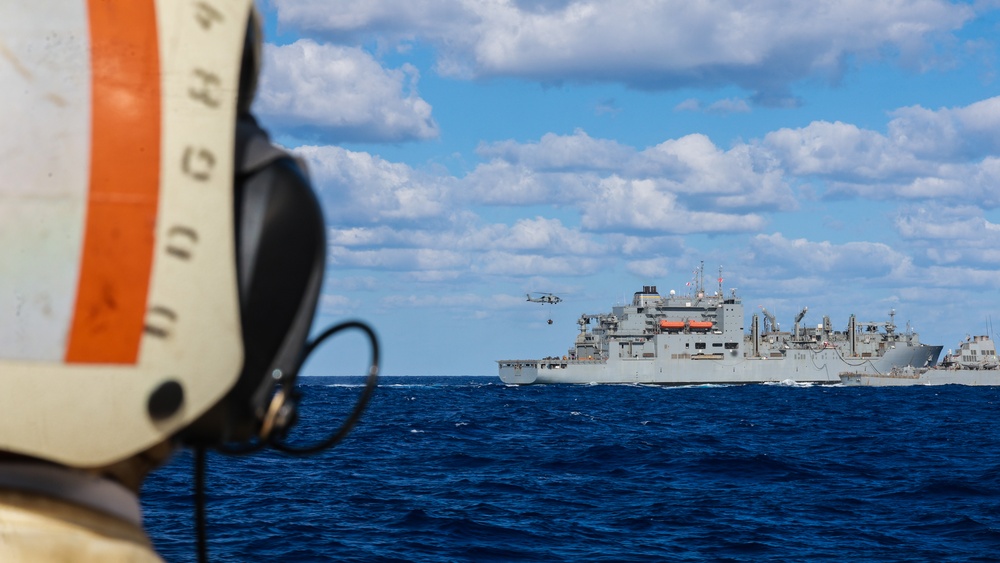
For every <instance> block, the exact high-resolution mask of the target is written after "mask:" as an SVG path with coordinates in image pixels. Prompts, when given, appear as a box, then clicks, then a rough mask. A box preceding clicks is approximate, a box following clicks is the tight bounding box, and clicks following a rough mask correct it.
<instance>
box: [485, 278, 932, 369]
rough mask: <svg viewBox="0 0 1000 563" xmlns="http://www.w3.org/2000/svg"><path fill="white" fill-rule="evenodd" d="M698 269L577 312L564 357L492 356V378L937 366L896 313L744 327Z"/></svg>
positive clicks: (740, 315) (764, 320) (735, 306)
mask: <svg viewBox="0 0 1000 563" xmlns="http://www.w3.org/2000/svg"><path fill="white" fill-rule="evenodd" d="M703 271H704V269H703V268H702V270H701V272H702V273H701V274H700V275H699V277H698V280H699V281H698V283H697V284H696V285H697V288H696V289H695V291H694V292H692V293H691V294H690V295H683V296H682V295H677V294H676V293H675V292H674V291H671V292H670V293H669V294H668V295H667V296H666V297H663V296H661V295H660V294H659V293H658V292H657V290H656V286H644V287H643V288H642V290H641V291H637V292H635V295H634V296H633V299H632V303H631V304H630V305H620V306H615V307H613V308H612V310H611V312H609V313H604V314H584V315H582V316H581V317H580V319H579V321H578V323H579V325H580V333H579V334H578V335H577V337H576V341H575V342H574V343H573V346H572V347H571V348H570V349H569V350H568V351H567V353H566V354H565V355H562V356H551V357H547V358H544V359H540V360H523V359H513V360H498V364H499V372H500V379H502V380H503V381H504V382H505V383H510V384H532V383H655V384H666V385H685V384H704V383H719V384H724V383H762V382H780V381H786V380H793V381H796V382H813V383H840V381H841V379H840V375H839V374H840V373H841V372H846V371H850V372H855V373H886V372H888V371H889V370H890V369H892V368H893V367H903V366H912V367H924V366H933V365H935V364H936V362H937V359H938V355H939V354H940V353H941V346H931V345H927V344H922V343H921V342H920V339H919V336H918V335H917V334H916V333H915V332H913V331H911V330H906V331H904V332H899V331H897V327H896V324H895V322H894V314H895V313H894V312H890V315H889V320H888V321H884V322H860V321H858V320H857V319H856V318H855V317H854V316H853V315H852V316H851V317H850V318H849V319H848V323H847V327H846V329H845V330H834V329H833V325H832V323H831V321H830V319H829V317H823V322H822V323H821V324H818V325H816V326H805V325H803V324H802V322H801V321H802V320H803V318H804V317H805V315H806V313H807V309H803V310H802V311H801V312H800V313H799V314H798V315H797V316H796V318H795V322H794V323H793V328H792V330H791V331H782V330H781V329H780V326H779V324H778V322H777V320H776V319H775V317H774V316H773V315H771V314H770V313H769V312H767V311H766V310H764V309H762V310H761V315H758V314H756V313H755V314H753V315H752V316H751V318H750V327H749V331H746V330H744V309H743V303H742V300H741V299H740V298H739V297H738V296H737V295H736V290H735V289H733V290H730V292H729V294H727V295H724V294H723V291H722V287H721V279H722V278H721V275H720V278H719V279H720V286H719V289H718V291H716V292H715V293H714V294H708V293H706V292H705V290H704V285H703V283H702V280H703V279H704V274H703Z"/></svg>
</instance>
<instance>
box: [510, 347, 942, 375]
mask: <svg viewBox="0 0 1000 563" xmlns="http://www.w3.org/2000/svg"><path fill="white" fill-rule="evenodd" d="M940 353H941V346H931V345H926V344H920V345H916V346H906V347H897V348H895V349H892V350H888V351H886V353H885V354H884V355H882V356H879V357H873V358H860V357H849V356H845V355H843V354H842V353H841V352H840V351H839V350H837V349H833V348H827V349H821V350H816V351H812V350H809V351H801V350H796V351H795V353H794V354H790V355H789V357H781V358H760V357H754V358H747V357H739V356H736V355H733V354H726V353H723V354H714V355H712V354H706V355H703V356H701V357H698V356H691V357H689V358H688V357H685V358H682V359H673V358H668V357H663V358H624V359H619V358H614V359H611V360H605V361H598V360H559V359H549V360H500V361H499V362H498V363H499V364H500V368H499V375H500V379H501V381H503V382H504V383H507V384H511V385H531V384H544V383H575V384H591V383H643V384H657V385H698V384H746V383H768V382H781V381H789V380H791V381H796V382H800V383H822V384H833V383H840V382H841V378H840V374H841V373H843V372H847V371H850V372H854V373H860V374H872V375H875V374H879V373H885V372H888V371H889V370H890V369H892V368H893V367H903V366H913V367H920V366H923V365H927V363H928V360H930V362H931V363H933V361H935V360H936V359H937V357H938V355H939V354H940Z"/></svg>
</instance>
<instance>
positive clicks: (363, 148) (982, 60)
mask: <svg viewBox="0 0 1000 563" xmlns="http://www.w3.org/2000/svg"><path fill="white" fill-rule="evenodd" d="M258 7H259V9H260V11H261V13H262V15H263V16H264V20H265V36H266V45H265V48H264V65H263V71H262V76H261V81H260V89H259V92H258V98H257V102H256V104H255V106H254V109H255V112H256V113H257V114H258V116H259V117H260V120H261V122H262V123H263V124H264V126H265V127H267V128H268V129H269V131H270V132H271V134H272V136H273V137H274V139H276V140H277V141H278V142H279V143H281V144H282V145H284V146H286V147H289V148H291V149H293V150H294V151H295V152H296V153H298V154H300V155H301V156H303V157H304V158H305V159H306V160H307V161H308V162H309V165H310V170H311V174H312V178H313V181H314V185H315V187H316V190H317V193H318V194H319V196H320V199H321V201H322V203H323V207H324V212H325V214H326V218H327V223H328V228H329V229H328V240H329V252H328V260H327V262H328V268H327V272H326V280H325V284H324V290H323V296H322V300H321V306H320V310H319V315H318V319H317V327H319V326H321V325H326V324H329V323H332V322H336V321H338V320H343V319H348V318H360V319H363V320H366V321H368V322H370V323H371V324H372V325H373V326H374V327H375V328H376V330H377V331H378V333H379V335H380V337H381V339H382V344H383V351H384V357H383V373H387V374H392V375H425V374H426V375H459V374H468V375H494V374H495V373H496V364H495V360H497V359H507V358H534V357H543V356H549V355H562V354H565V352H566V349H567V348H568V347H569V345H570V344H571V343H572V341H573V338H574V336H575V335H576V333H577V325H576V319H577V318H578V317H579V315H580V314H581V313H600V312H605V311H607V310H609V308H610V307H611V306H612V305H614V304H616V303H620V302H622V301H628V300H630V299H631V295H632V293H633V292H634V291H636V290H638V289H641V287H642V286H643V285H656V286H658V288H659V289H660V290H661V292H666V291H669V290H670V289H676V290H678V291H682V290H684V289H685V284H686V283H687V282H689V281H690V280H691V277H692V272H693V270H694V269H695V268H697V267H698V265H699V264H700V263H701V262H702V261H704V263H705V268H706V271H707V272H708V275H707V276H706V277H707V278H708V279H711V280H715V279H716V277H717V272H718V269H719V267H720V266H721V267H722V268H723V278H724V282H723V286H724V289H725V291H726V292H728V291H729V290H730V289H731V288H738V289H737V294H738V295H740V296H741V297H742V298H743V302H744V305H745V310H746V312H747V315H748V316H749V315H750V314H752V313H753V312H755V311H759V307H761V306H764V307H766V308H767V309H768V310H769V311H771V312H774V313H775V314H776V315H777V316H778V320H779V322H785V323H790V322H791V319H792V317H794V315H795V314H796V313H797V312H798V311H799V310H800V309H801V308H802V307H804V306H808V307H809V313H808V315H807V316H806V318H805V322H812V323H816V324H818V323H820V322H822V317H823V315H829V316H830V318H831V320H832V321H833V324H834V326H835V328H838V329H843V328H844V327H846V324H847V319H848V316H849V315H851V314H856V315H857V316H858V317H859V319H860V320H871V321H882V320H886V319H887V316H888V312H889V310H890V309H894V310H895V311H896V312H897V316H896V322H897V323H898V324H899V325H900V326H901V327H905V325H906V323H907V322H909V323H911V325H912V327H913V328H914V329H915V330H917V331H918V332H919V333H920V335H921V339H922V340H923V341H925V342H929V343H935V344H942V345H944V346H945V348H946V349H948V348H952V347H954V346H955V345H956V343H957V342H958V341H959V340H960V339H963V338H964V337H965V336H966V335H967V334H980V333H985V332H986V330H987V324H988V323H989V322H990V321H992V318H993V316H994V315H997V316H998V319H997V320H998V322H1000V299H998V297H1000V293H998V289H1000V272H998V268H1000V248H998V245H997V240H998V234H1000V211H998V207H1000V89H998V86H1000V76H998V75H997V71H998V64H1000V61H998V54H1000V50H998V45H997V37H998V36H1000V34H998V31H1000V29H998V27H1000V9H998V8H1000V3H998V2H946V1H936V0H898V1H894V2H870V1H864V2H861V1H856V0H840V1H831V2H827V1H816V2H796V1H793V0H764V1H760V2H752V3H746V2H738V1H735V0H731V1H727V0H709V1H705V2H690V1H688V0H676V1H675V0H664V1H650V0H615V1H597V0H581V1H573V0H489V1H486V0H482V1H473V0H437V1H434V0H407V1H389V0H357V1H353V0H341V1H337V2H332V1H328V0H326V1H321V0H264V1H263V2H261V3H259V4H258ZM712 289H714V284H713V287H712ZM526 292H552V293H556V294H558V295H559V296H561V297H562V298H563V299H564V301H563V302H562V303H560V304H558V305H542V304H536V303H528V302H526V301H525V298H524V294H525V293H526ZM548 319H552V320H553V323H552V324H551V325H550V324H548V323H547V320H548ZM747 326H749V324H748V325H747ZM366 354H367V352H366V351H365V350H364V346H363V343H362V342H361V340H360V338H357V339H356V338H354V337H345V338H343V339H341V340H339V341H336V342H334V343H333V344H332V345H330V346H328V347H326V348H324V349H323V350H322V351H321V352H319V353H317V356H318V357H317V358H316V359H314V360H312V361H310V363H309V364H308V365H307V366H306V369H305V373H306V374H316V375H319V374H323V375H327V374H329V375H336V374H358V373H361V372H363V370H364V367H365V366H364V364H365V361H366V358H367V356H366Z"/></svg>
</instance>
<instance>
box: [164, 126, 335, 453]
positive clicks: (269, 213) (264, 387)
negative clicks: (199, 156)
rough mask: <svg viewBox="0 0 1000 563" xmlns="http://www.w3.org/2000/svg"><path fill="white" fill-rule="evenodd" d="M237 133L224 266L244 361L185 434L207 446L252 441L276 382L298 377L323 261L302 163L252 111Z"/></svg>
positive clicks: (320, 225) (316, 209)
mask: <svg viewBox="0 0 1000 563" xmlns="http://www.w3.org/2000/svg"><path fill="white" fill-rule="evenodd" d="M236 137H237V143H236V167H237V170H236V176H235V186H234V189H235V198H234V199H235V229H236V232H235V240H236V256H235V264H228V265H227V264H220V265H219V267H233V266H234V265H235V267H236V271H237V279H238V286H239V300H240V316H241V319H240V321H241V323H240V324H241V330H242V334H243V348H244V349H243V354H244V363H243V369H242V371H241V373H240V376H239V380H238V381H237V383H236V385H235V386H234V388H233V389H232V390H231V391H230V392H229V393H228V395H227V396H226V397H225V399H224V400H223V401H222V402H221V403H219V404H218V405H216V406H215V407H213V408H212V409H211V410H210V411H209V412H208V413H206V415H205V416H204V417H202V418H201V419H200V420H199V421H198V422H197V423H195V424H194V425H193V426H192V427H191V428H190V429H189V430H188V431H187V432H186V433H185V435H184V439H185V440H186V441H189V442H191V443H196V444H202V445H215V444H219V443H225V442H241V441H245V440H249V439H251V438H253V437H254V436H255V435H257V433H258V431H259V429H260V426H261V423H262V421H263V418H264V416H265V414H266V411H267V410H268V407H269V405H270V401H271V396H272V395H273V392H274V389H275V387H276V386H277V385H278V384H281V385H285V386H291V384H292V383H293V382H294V378H295V376H296V375H297V372H298V368H299V365H300V363H301V361H302V351H303V349H304V347H305V344H306V340H307V339H308V336H309V329H310V326H311V324H312V319H313V313H314V311H315V308H316V302H317V300H318V296H319V289H320V286H321V283H322V277H323V268H324V264H325V247H326V236H325V227H324V222H323V215H322V212H321V210H320V205H319V202H318V201H317V199H316V195H315V193H314V192H313V190H312V188H311V186H310V184H309V181H308V179H307V178H306V176H305V173H304V172H303V170H302V168H301V167H300V165H299V163H298V162H297V161H296V160H294V159H293V158H292V157H291V156H290V155H289V154H288V153H286V152H285V151H283V150H281V149H278V148H277V147H274V146H273V145H272V144H271V143H270V141H269V140H268V138H267V135H266V133H264V131H263V130H262V129H260V128H259V127H258V126H257V124H256V122H255V121H254V120H253V118H252V117H251V116H250V115H248V114H247V115H242V116H240V117H239V119H238V124H237V135H236ZM292 419H294V417H292Z"/></svg>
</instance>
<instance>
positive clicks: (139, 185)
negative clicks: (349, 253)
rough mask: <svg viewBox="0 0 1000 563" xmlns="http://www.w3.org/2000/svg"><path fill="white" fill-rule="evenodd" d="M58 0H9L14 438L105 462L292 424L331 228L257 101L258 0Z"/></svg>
mask: <svg viewBox="0 0 1000 563" xmlns="http://www.w3.org/2000/svg"><path fill="white" fill-rule="evenodd" d="M50 3H52V4H55V2H53V1H52V0H33V2H31V3H14V2H6V3H3V4H2V5H0V55H2V56H0V84H3V85H4V87H3V89H2V90H0V170H2V171H3V176H2V181H0V381H2V384H3V388H4V392H3V393H0V452H6V454H7V455H14V456H19V457H20V456H23V457H26V458H37V459H42V460H47V461H51V462H55V463H58V464H61V465H66V466H70V467H78V468H102V467H108V466H112V465H114V464H116V463H119V462H121V461H122V460H125V459H127V458H130V457H133V456H136V455H138V454H140V453H141V452H143V451H146V450H149V449H150V448H152V447H154V446H156V445H157V444H162V443H163V442H164V441H167V440H169V439H171V438H176V437H177V436H181V437H182V438H183V439H185V440H187V441H188V442H191V443H198V444H207V445H216V444H220V443H224V442H227V441H240V440H246V439H248V438H250V437H252V436H254V435H258V436H259V435H260V434H261V433H262V432H263V433H265V434H266V433H267V432H270V431H272V430H273V429H274V428H275V427H276V426H277V427H280V426H281V425H282V424H283V423H284V422H287V421H288V420H290V419H291V418H293V417H291V416H289V413H288V412H287V411H288V406H289V405H287V404H284V403H283V402H282V400H283V399H282V398H283V397H285V395H284V394H280V393H279V395H278V396H277V397H278V398H277V399H275V398H274V397H275V396H276V395H275V393H274V390H275V386H276V385H278V386H285V387H287V386H289V385H290V384H291V383H293V381H294V376H295V372H296V371H297V369H298V367H299V364H300V363H301V361H302V351H303V347H304V346H305V340H306V338H307V334H308V329H309V325H310V323H311V320H312V314H313V309H314V308H315V303H316V296H317V293H318V291H319V285H320V280H321V276H322V269H323V259H324V240H323V230H324V229H323V223H322V217H321V215H320V212H319V206H318V203H317V202H316V199H315V196H314V195H313V193H312V191H311V190H310V189H309V187H308V183H307V181H306V180H305V179H304V177H303V175H302V172H301V171H300V170H298V169H297V168H296V167H295V165H294V163H293V161H292V160H291V159H290V158H289V157H288V156H287V155H286V154H285V153H283V152H281V151H278V150H277V149H273V148H270V145H269V143H266V136H265V135H264V134H263V133H262V132H261V131H260V129H259V128H257V127H256V124H255V123H254V122H253V119H252V118H251V117H250V116H249V115H248V114H246V110H247V109H248V107H249V103H248V102H247V100H248V99H249V97H250V96H251V95H250V94H249V93H248V92H247V90H251V89H252V85H253V83H254V82H255V76H256V64H257V61H258V60H259V35H258V33H257V27H256V26H255V25H253V24H251V25H249V26H248V24H247V22H248V21H250V22H253V21H254V18H253V17H252V16H251V14H252V6H251V3H250V1H249V0H201V1H197V2H174V1H167V0H122V1H118V2H110V1H109V2H100V1H92V2H83V1H80V2H75V3H71V2H58V4H59V5H58V6H54V5H53V6H46V4H50ZM246 45H249V47H246ZM248 51H249V52H248ZM245 54H246V56H244V55H245ZM241 66H242V67H243V69H244V70H243V76H242V80H241ZM248 73H251V74H250V75H248ZM241 84H242V85H243V88H244V92H243V97H242V99H239V89H240V86H241ZM240 110H243V111H240ZM237 131H239V133H237ZM279 430H280V428H279ZM264 437H265V438H266V436H264Z"/></svg>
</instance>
